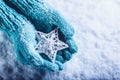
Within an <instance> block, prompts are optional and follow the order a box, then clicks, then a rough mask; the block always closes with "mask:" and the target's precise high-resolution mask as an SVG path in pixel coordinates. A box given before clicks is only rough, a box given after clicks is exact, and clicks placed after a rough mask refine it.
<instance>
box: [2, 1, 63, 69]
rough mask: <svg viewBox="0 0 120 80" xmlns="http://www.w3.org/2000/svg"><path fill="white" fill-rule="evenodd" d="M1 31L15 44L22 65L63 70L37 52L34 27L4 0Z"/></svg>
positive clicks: (56, 63)
mask: <svg viewBox="0 0 120 80" xmlns="http://www.w3.org/2000/svg"><path fill="white" fill-rule="evenodd" d="M0 29H1V30H2V31H4V32H5V33H6V34H7V36H8V37H9V38H10V39H11V41H12V42H13V44H14V47H15V50H16V55H17V57H18V59H19V60H20V61H21V62H22V63H24V64H29V65H32V66H34V67H38V68H40V69H47V70H52V71H58V70H61V69H62V68H63V66H62V64H61V63H60V62H58V61H56V62H55V63H51V62H49V61H47V60H45V59H43V58H42V57H41V56H40V55H39V54H38V53H37V52H36V50H35V45H36V40H35V29H34V26H33V25H32V24H31V23H30V22H29V21H28V20H27V19H26V18H25V17H24V16H22V15H21V14H18V13H17V12H16V11H15V10H13V9H12V8H9V7H8V6H7V5H6V4H5V3H4V2H3V0H0Z"/></svg>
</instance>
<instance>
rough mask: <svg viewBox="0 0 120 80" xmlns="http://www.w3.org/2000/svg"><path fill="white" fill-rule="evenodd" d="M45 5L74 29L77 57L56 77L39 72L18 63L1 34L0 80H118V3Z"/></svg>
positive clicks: (59, 1)
mask: <svg viewBox="0 0 120 80" xmlns="http://www.w3.org/2000/svg"><path fill="white" fill-rule="evenodd" d="M46 1H47V2H48V3H49V4H50V5H51V6H52V7H53V8H55V9H56V10H58V11H59V12H60V13H61V14H62V15H63V16H65V18H66V19H67V20H68V21H69V22H70V23H71V24H72V25H73V27H74V29H75V35H74V39H75V41H76V43H77V45H78V48H79V50H78V53H76V54H75V55H73V57H72V59H71V60H70V61H69V62H67V63H66V64H65V69H64V70H63V71H61V72H59V73H55V72H54V73H53V72H45V71H41V72H38V70H35V69H33V68H31V67H29V66H24V65H22V64H21V63H20V62H18V61H17V58H16V57H15V52H14V51H13V46H12V44H11V43H10V42H9V40H8V39H6V38H5V36H3V35H2V34H1V35H0V45H2V46H0V50H1V51H0V55H2V56H7V57H2V56H1V57H0V76H1V79H3V78H4V79H7V80H13V79H15V80H24V79H25V80H120V0H46ZM6 51H7V52H6ZM3 53H4V54H3ZM15 62H16V63H17V64H16V63H15ZM6 65H7V69H8V70H7V69H6V68H5V69H4V67H5V66H6ZM9 68H10V70H9ZM20 69H22V70H23V71H22V72H21V70H20ZM9 72H10V73H9ZM16 74H17V75H16ZM36 77H37V78H36ZM1 79H0V80H1Z"/></svg>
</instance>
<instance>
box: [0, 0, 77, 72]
mask: <svg viewBox="0 0 120 80" xmlns="http://www.w3.org/2000/svg"><path fill="white" fill-rule="evenodd" d="M6 4H7V5H6ZM8 6H9V7H8ZM0 18H1V20H0V23H1V24H0V26H1V29H2V30H3V31H4V32H5V33H6V34H7V35H8V36H9V38H10V39H11V40H12V42H13V43H14V47H15V50H16V55H17V57H18V59H19V60H20V61H21V62H22V63H24V64H29V65H32V66H35V67H38V68H40V69H47V70H51V71H58V70H62V69H63V63H65V62H66V61H68V60H70V59H71V57H72V54H74V53H75V52H77V46H76V44H75V42H74V40H73V38H72V36H73V34H74V29H73V27H72V26H71V25H70V24H69V23H68V22H67V21H66V20H65V19H64V18H63V16H61V15H60V14H59V13H58V12H57V11H55V10H54V9H52V8H51V7H50V6H49V5H48V4H47V3H45V2H44V1H43V0H0ZM31 23H32V24H31ZM56 27H59V39H60V40H62V41H64V42H65V43H67V44H68V46H69V48H67V49H65V50H61V51H59V52H58V53H57V56H56V62H55V63H52V62H50V61H47V60H46V59H44V58H42V57H41V56H40V55H39V54H38V53H37V52H36V51H35V48H34V47H35V45H36V38H35V30H37V31H42V32H45V33H48V32H50V31H51V30H53V29H54V28H56Z"/></svg>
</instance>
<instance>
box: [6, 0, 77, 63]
mask: <svg viewBox="0 0 120 80" xmlns="http://www.w3.org/2000/svg"><path fill="white" fill-rule="evenodd" d="M4 1H5V2H6V3H7V4H8V5H14V6H11V7H12V8H14V9H15V10H16V11H18V12H19V13H21V14H23V15H24V16H26V17H27V18H28V19H29V20H30V21H31V22H32V24H34V26H35V29H36V30H38V31H42V32H46V33H48V32H50V31H51V30H53V29H54V28H55V27H59V29H60V31H59V38H60V39H61V40H62V41H64V42H66V43H67V44H68V45H69V48H68V49H65V50H62V51H59V52H58V53H57V58H56V59H57V60H58V61H60V62H61V63H64V62H66V61H68V60H70V59H71V57H72V54H74V53H76V52H77V46H76V44H75V41H74V40H73V38H72V36H73V34H74V29H73V27H72V26H71V25H70V24H69V23H68V22H67V21H66V20H65V19H64V18H63V16H61V15H60V14H59V13H58V12H57V11H56V10H54V9H52V8H51V7H50V6H49V5H48V4H47V3H45V2H44V1H43V0H4Z"/></svg>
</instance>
